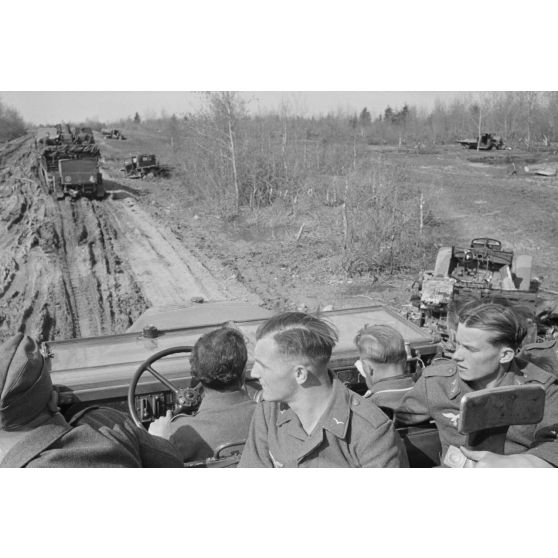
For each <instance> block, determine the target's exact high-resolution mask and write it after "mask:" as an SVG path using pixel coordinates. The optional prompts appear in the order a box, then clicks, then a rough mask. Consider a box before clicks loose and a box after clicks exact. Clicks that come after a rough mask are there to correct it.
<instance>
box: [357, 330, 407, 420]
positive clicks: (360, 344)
mask: <svg viewBox="0 0 558 558" xmlns="http://www.w3.org/2000/svg"><path fill="white" fill-rule="evenodd" d="M355 345H356V347H357V349H358V351H359V355H360V359H359V360H358V361H357V362H356V363H355V366H356V367H357V369H358V370H359V372H360V373H361V374H362V375H363V376H364V379H365V380H366V385H367V386H368V392H367V393H366V394H365V396H364V397H370V400H371V401H373V402H374V403H375V404H376V405H378V407H381V408H382V409H384V410H386V412H389V413H388V414H391V416H393V411H394V409H396V408H397V407H398V406H399V403H400V402H401V399H402V398H403V396H404V395H405V393H406V392H407V391H409V390H410V389H412V388H413V386H414V385H415V382H414V381H413V377H412V376H411V375H410V374H409V373H407V351H406V350H405V340H404V339H403V336H402V335H401V334H400V333H399V332H398V331H397V330H396V329H394V328H393V327H391V326H388V325H383V324H382V325H366V326H365V327H363V328H362V329H361V330H360V331H359V332H358V333H357V335H356V337H355Z"/></svg>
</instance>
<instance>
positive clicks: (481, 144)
mask: <svg viewBox="0 0 558 558" xmlns="http://www.w3.org/2000/svg"><path fill="white" fill-rule="evenodd" d="M457 143H459V144H460V145H462V146H463V147H467V148H468V149H479V150H481V151H490V150H491V149H493V148H494V149H504V147H505V146H504V140H503V139H502V138H501V137H500V136H496V135H494V134H490V133H485V134H481V135H480V136H479V137H478V138H476V139H462V140H457Z"/></svg>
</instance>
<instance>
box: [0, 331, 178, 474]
mask: <svg viewBox="0 0 558 558" xmlns="http://www.w3.org/2000/svg"><path fill="white" fill-rule="evenodd" d="M57 403H58V394H57V392H56V391H55V390H54V389H53V386H52V382H51V379H50V365H49V361H48V359H45V358H44V357H43V356H42V355H41V353H40V351H39V347H38V344H37V343H36V342H35V341H34V340H33V339H31V337H28V336H26V335H22V334H18V335H16V336H14V337H12V338H11V339H9V340H8V341H6V342H5V343H4V344H3V345H2V346H1V347H0V467H181V466H182V461H181V460H180V457H179V455H178V454H177V452H176V450H175V449H174V448H173V447H172V445H171V444H170V443H169V442H167V441H166V440H163V439H161V438H156V437H154V436H151V435H149V434H148V433H147V432H145V431H144V430H142V429H140V428H138V427H137V426H135V425H134V424H133V423H132V422H131V420H130V419H129V418H127V417H126V416H125V415H123V414H122V413H120V412H118V411H116V410H113V409H100V408H95V409H86V410H84V411H82V412H81V413H79V414H78V415H76V416H75V417H74V419H72V421H71V424H70V423H68V422H67V421H66V419H65V418H64V417H63V416H62V415H61V414H60V412H59V409H58V406H57Z"/></svg>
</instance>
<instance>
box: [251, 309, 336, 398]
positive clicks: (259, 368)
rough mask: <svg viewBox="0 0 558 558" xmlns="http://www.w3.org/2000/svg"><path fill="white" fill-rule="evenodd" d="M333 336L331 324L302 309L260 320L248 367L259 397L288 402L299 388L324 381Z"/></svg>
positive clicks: (326, 376) (333, 341)
mask: <svg viewBox="0 0 558 558" xmlns="http://www.w3.org/2000/svg"><path fill="white" fill-rule="evenodd" d="M337 340H338V336H337V332H336V331H335V328H334V327H333V325H332V324H330V323H329V322H327V321H326V320H324V319H322V318H319V317H317V316H314V315H311V314H305V313H304V312H285V313H283V314H278V315H277V316H274V317H272V318H270V319H269V320H268V321H267V322H265V323H263V324H262V325H261V326H260V327H259V328H258V330H257V332H256V347H255V350H254V367H253V368H252V376H253V377H254V378H258V379H259V381H260V383H261V385H262V389H263V398H264V399H265V400H267V401H284V402H289V401H291V400H292V398H293V397H294V396H295V395H296V393H297V392H298V391H299V390H300V389H301V388H304V387H311V386H314V385H317V384H322V383H324V382H326V381H328V375H327V365H328V362H329V359H330V358H331V353H332V351H333V347H334V346H335V344H336V343H337Z"/></svg>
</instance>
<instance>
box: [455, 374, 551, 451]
mask: <svg viewBox="0 0 558 558" xmlns="http://www.w3.org/2000/svg"><path fill="white" fill-rule="evenodd" d="M544 403H545V390H544V388H543V387H542V386H541V385H533V384H526V385H518V386H502V387H496V388H489V389H481V390H478V391H474V392H471V393H467V394H466V395H464V396H463V399H462V400H461V408H460V414H459V420H458V425H457V427H458V430H459V432H461V433H462V434H466V436H467V438H466V443H465V445H466V446H467V447H468V448H469V449H473V450H487V451H492V452H494V453H498V454H501V455H503V453H504V444H505V441H506V434H507V431H508V428H509V427H510V426H511V425H513V424H516V425H519V424H537V423H539V422H540V421H541V420H542V417H543V413H544Z"/></svg>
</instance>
